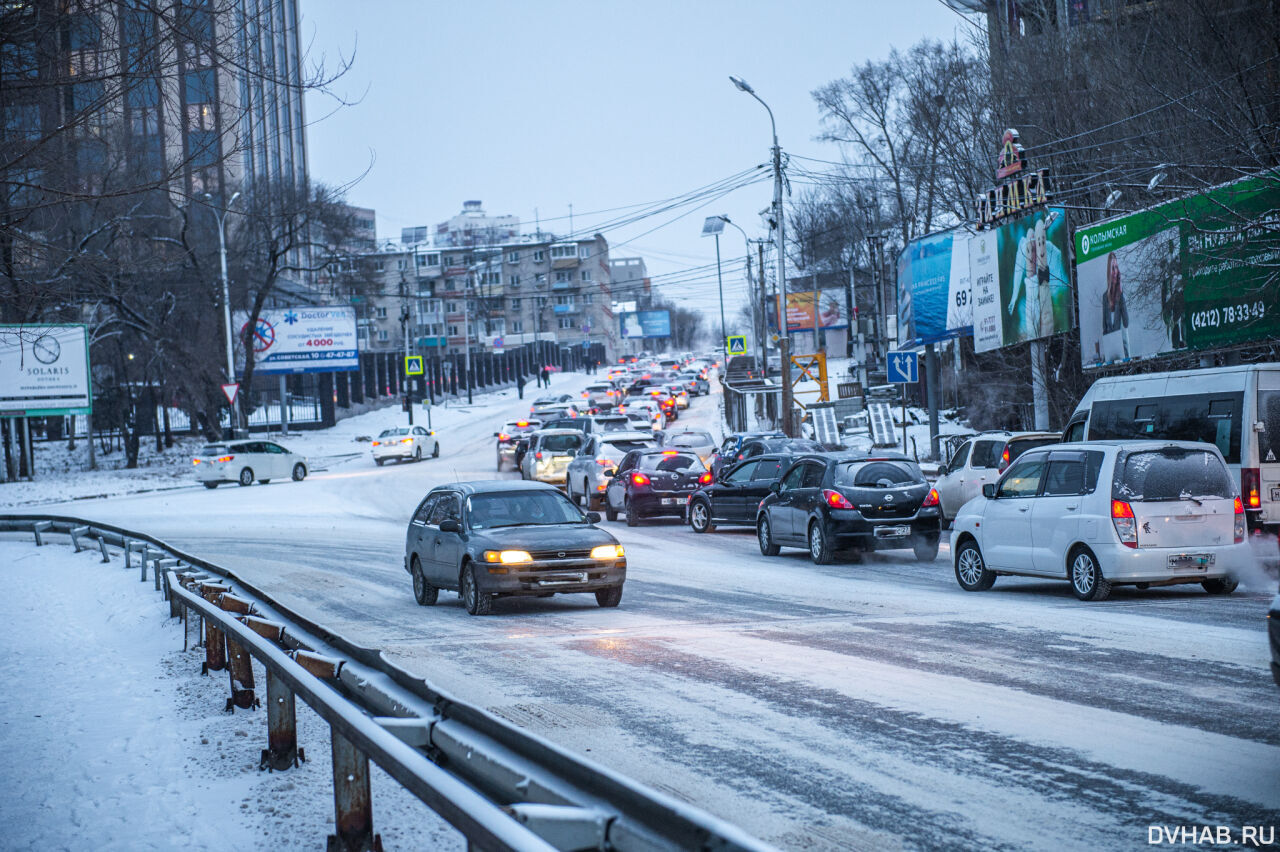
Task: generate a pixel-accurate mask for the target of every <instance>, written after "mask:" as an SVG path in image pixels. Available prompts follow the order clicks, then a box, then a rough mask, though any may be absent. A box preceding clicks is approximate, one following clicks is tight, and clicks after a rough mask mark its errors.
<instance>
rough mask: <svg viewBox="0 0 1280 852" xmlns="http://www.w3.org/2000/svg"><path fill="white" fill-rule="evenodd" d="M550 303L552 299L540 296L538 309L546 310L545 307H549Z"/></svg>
mask: <svg viewBox="0 0 1280 852" xmlns="http://www.w3.org/2000/svg"><path fill="white" fill-rule="evenodd" d="M549 301H551V300H550V299H548V298H547V297H546V296H539V297H538V307H539V308H545V307H546V306H547V303H548V302H549Z"/></svg>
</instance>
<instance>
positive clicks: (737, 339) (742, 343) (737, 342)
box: [725, 334, 747, 355]
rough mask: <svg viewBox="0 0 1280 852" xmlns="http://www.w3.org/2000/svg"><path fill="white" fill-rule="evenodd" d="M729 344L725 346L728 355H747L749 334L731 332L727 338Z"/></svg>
mask: <svg viewBox="0 0 1280 852" xmlns="http://www.w3.org/2000/svg"><path fill="white" fill-rule="evenodd" d="M725 342H726V343H728V346H726V347H725V353H726V354H728V355H746V354H747V336H746V335H745V334H731V335H729V336H728V337H727V338H725Z"/></svg>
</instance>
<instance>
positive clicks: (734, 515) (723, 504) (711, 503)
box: [687, 454, 794, 533]
mask: <svg viewBox="0 0 1280 852" xmlns="http://www.w3.org/2000/svg"><path fill="white" fill-rule="evenodd" d="M793 458H794V456H790V455H784V454H779V455H767V456H757V457H756V458H753V459H747V460H746V461H741V462H738V463H737V464H735V465H733V466H731V467H725V468H724V470H723V471H721V476H720V479H719V480H718V481H716V482H713V483H711V484H710V485H704V486H702V487H701V488H699V489H698V490H697V491H695V492H693V494H692V495H690V497H689V511H688V513H687V520H688V521H689V526H691V527H693V531H694V532H699V533H705V532H710V531H711V530H713V529H715V527H716V525H717V524H721V525H736V526H748V527H751V526H755V523H756V513H757V510H758V509H759V507H760V501H761V500H763V499H764V498H766V497H768V496H769V494H770V491H769V486H770V485H772V484H773V483H775V482H777V481H778V480H779V479H780V478H781V477H782V472H783V471H784V470H786V469H787V468H788V467H789V466H790V465H791V461H792V459H793Z"/></svg>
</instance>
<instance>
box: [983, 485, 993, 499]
mask: <svg viewBox="0 0 1280 852" xmlns="http://www.w3.org/2000/svg"><path fill="white" fill-rule="evenodd" d="M982 496H983V497H986V498H987V499H988V500H994V499H995V496H996V484H995V483H994V482H988V483H987V484H985V485H983V486H982Z"/></svg>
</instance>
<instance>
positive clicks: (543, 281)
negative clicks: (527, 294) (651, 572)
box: [533, 272, 547, 287]
mask: <svg viewBox="0 0 1280 852" xmlns="http://www.w3.org/2000/svg"><path fill="white" fill-rule="evenodd" d="M533 283H534V285H535V286H538V287H545V286H547V273H545V272H539V273H538V274H537V275H534V276H533Z"/></svg>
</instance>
